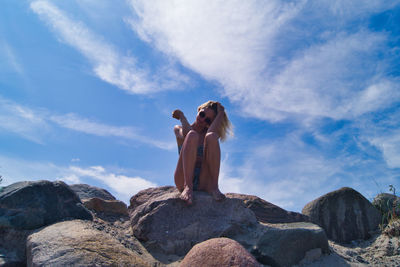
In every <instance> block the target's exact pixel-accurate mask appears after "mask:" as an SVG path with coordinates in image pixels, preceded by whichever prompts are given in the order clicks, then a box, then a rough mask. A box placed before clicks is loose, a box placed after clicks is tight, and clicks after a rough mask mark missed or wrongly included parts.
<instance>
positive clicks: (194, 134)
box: [185, 130, 199, 144]
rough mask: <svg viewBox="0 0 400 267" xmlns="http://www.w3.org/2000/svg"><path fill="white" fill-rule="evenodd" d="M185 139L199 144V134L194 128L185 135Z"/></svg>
mask: <svg viewBox="0 0 400 267" xmlns="http://www.w3.org/2000/svg"><path fill="white" fill-rule="evenodd" d="M185 141H186V142H190V143H195V144H197V142H198V141H199V134H198V133H197V132H196V131H194V130H190V131H189V132H188V133H187V135H186V137H185Z"/></svg>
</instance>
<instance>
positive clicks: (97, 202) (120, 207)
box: [82, 197, 128, 216]
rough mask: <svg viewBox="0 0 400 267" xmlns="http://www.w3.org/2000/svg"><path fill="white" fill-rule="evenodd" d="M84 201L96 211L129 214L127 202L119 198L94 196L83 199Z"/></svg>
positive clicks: (86, 205)
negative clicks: (107, 198)
mask: <svg viewBox="0 0 400 267" xmlns="http://www.w3.org/2000/svg"><path fill="white" fill-rule="evenodd" d="M82 202H83V205H84V206H85V207H86V208H88V209H91V210H94V211H95V212H102V213H107V214H118V215H124V216H128V208H127V206H126V204H125V203H124V202H122V201H119V200H105V199H101V198H97V197H94V198H88V199H82Z"/></svg>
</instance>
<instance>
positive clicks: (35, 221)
mask: <svg viewBox="0 0 400 267" xmlns="http://www.w3.org/2000/svg"><path fill="white" fill-rule="evenodd" d="M71 218H72V219H85V220H92V219H93V218H92V215H91V213H90V212H89V211H88V210H87V209H86V208H85V207H84V206H83V205H82V203H81V201H80V199H79V197H78V196H77V195H76V194H75V193H74V192H73V191H72V190H71V188H69V186H68V185H66V184H65V183H64V182H61V181H56V182H49V181H34V182H18V183H14V184H11V185H9V186H6V187H4V188H3V190H2V192H1V193H0V227H12V228H16V229H36V228H39V227H42V226H45V225H49V224H52V223H54V222H58V221H62V220H65V219H71Z"/></svg>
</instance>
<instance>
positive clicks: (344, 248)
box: [300, 232, 400, 267]
mask: <svg viewBox="0 0 400 267" xmlns="http://www.w3.org/2000/svg"><path fill="white" fill-rule="evenodd" d="M329 246H330V249H331V254H330V255H324V256H322V257H321V258H319V259H318V260H316V261H313V262H307V263H305V264H302V265H300V266H307V267H317V266H339V267H340V266H354V267H356V266H380V267H381V266H393V267H398V266H400V239H399V237H398V236H388V235H386V234H381V233H380V232H376V233H374V234H373V236H372V237H371V238H370V239H368V240H357V241H353V242H352V243H350V244H345V245H344V244H339V243H336V242H333V241H329Z"/></svg>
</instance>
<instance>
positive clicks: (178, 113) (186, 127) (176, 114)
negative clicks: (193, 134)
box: [172, 109, 191, 139]
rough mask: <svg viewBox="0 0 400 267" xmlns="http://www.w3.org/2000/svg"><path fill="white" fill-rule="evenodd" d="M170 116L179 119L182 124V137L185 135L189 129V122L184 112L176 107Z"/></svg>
mask: <svg viewBox="0 0 400 267" xmlns="http://www.w3.org/2000/svg"><path fill="white" fill-rule="evenodd" d="M172 117H173V118H175V119H177V120H180V122H181V124H182V133H181V134H182V138H183V139H184V138H185V136H186V135H187V133H188V132H189V131H190V129H191V127H190V124H189V122H188V121H187V119H186V117H185V114H183V112H182V111H181V110H179V109H176V110H174V111H173V112H172Z"/></svg>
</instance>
